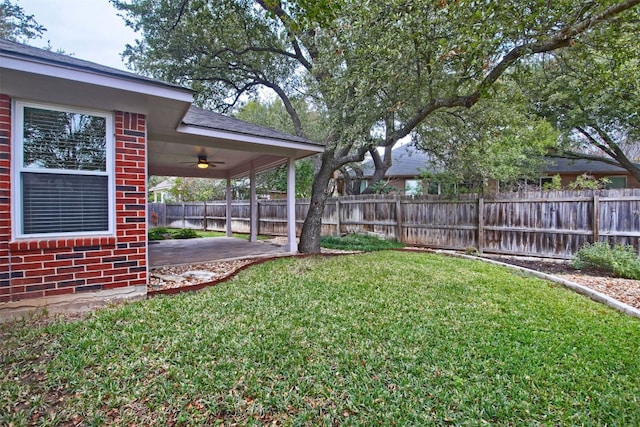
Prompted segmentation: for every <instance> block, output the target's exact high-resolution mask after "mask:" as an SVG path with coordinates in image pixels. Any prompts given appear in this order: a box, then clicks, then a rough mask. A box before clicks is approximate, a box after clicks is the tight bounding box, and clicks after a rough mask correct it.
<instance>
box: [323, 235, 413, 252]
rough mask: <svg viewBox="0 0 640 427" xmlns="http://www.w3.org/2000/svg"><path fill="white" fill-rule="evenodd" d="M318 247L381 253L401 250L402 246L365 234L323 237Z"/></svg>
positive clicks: (392, 241)
mask: <svg viewBox="0 0 640 427" xmlns="http://www.w3.org/2000/svg"><path fill="white" fill-rule="evenodd" d="M320 246H322V247H325V248H330V249H342V250H346V251H365V252H369V251H381V250H385V249H396V248H401V247H403V246H404V245H403V244H402V243H398V242H396V241H395V240H384V239H380V238H378V237H375V236H369V235H365V234H355V233H352V234H347V235H346V236H343V237H337V236H324V237H321V238H320Z"/></svg>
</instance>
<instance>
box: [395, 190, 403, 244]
mask: <svg viewBox="0 0 640 427" xmlns="http://www.w3.org/2000/svg"><path fill="white" fill-rule="evenodd" d="M396 240H397V241H398V243H402V240H403V239H402V204H401V203H400V200H399V199H398V200H396Z"/></svg>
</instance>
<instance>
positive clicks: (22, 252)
mask: <svg viewBox="0 0 640 427" xmlns="http://www.w3.org/2000/svg"><path fill="white" fill-rule="evenodd" d="M10 108H11V100H10V98H9V97H7V96H3V95H0V132H1V133H0V218H2V219H0V268H1V269H0V302H8V301H18V300H22V299H26V298H40V297H46V296H52V295H62V294H71V293H79V292H87V291H98V290H106V289H113V288H119V287H126V286H137V285H146V283H147V264H146V262H147V261H146V260H147V256H146V236H147V230H146V220H145V211H146V176H145V171H146V164H145V159H146V121H145V116H144V115H141V114H135V113H125V112H120V111H117V112H115V128H116V129H115V135H116V137H115V185H116V189H115V199H116V206H115V207H116V217H115V223H116V229H115V234H116V235H115V236H100V237H85V238H66V239H33V240H16V241H11V219H10V218H11V216H10V193H9V191H10V165H9V161H10V160H9V152H10V141H11V138H10V132H11V126H10V123H11V111H10Z"/></svg>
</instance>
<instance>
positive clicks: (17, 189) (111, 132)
mask: <svg viewBox="0 0 640 427" xmlns="http://www.w3.org/2000/svg"><path fill="white" fill-rule="evenodd" d="M25 107H33V108H41V109H46V110H54V111H61V112H66V113H78V114H87V115H92V116H99V117H104V118H105V120H106V123H105V125H106V133H107V134H106V150H105V155H106V168H105V171H104V172H102V171H99V172H96V171H77V170H66V169H61V170H59V169H37V172H39V173H51V174H54V175H55V174H69V175H72V174H73V175H90V176H107V194H108V203H109V206H108V215H109V218H108V222H107V224H108V230H104V231H83V232H70V233H37V234H24V233H22V231H21V230H22V221H23V218H22V190H21V189H22V172H34V171H35V170H34V169H30V168H26V167H24V165H23V164H24V162H23V160H24V150H23V145H22V142H23V138H24V128H23V123H24V120H23V119H24V108H25ZM11 135H12V144H11V213H12V221H11V225H12V229H13V230H12V231H13V236H14V240H27V239H57V238H73V237H91V236H114V235H115V223H116V209H115V206H116V203H115V120H114V114H113V112H107V111H101V110H88V109H85V108H74V107H69V106H63V105H57V104H47V103H42V102H32V101H25V100H14V101H13V105H12V132H11Z"/></svg>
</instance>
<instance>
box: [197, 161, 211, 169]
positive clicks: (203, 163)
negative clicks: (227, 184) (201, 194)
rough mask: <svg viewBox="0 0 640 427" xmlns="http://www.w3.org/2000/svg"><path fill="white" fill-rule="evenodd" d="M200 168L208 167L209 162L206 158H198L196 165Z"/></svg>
mask: <svg viewBox="0 0 640 427" xmlns="http://www.w3.org/2000/svg"><path fill="white" fill-rule="evenodd" d="M197 166H198V167H199V168H200V169H206V168H208V167H209V163H208V162H207V161H206V160H203V159H200V160H198V165H197Z"/></svg>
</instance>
